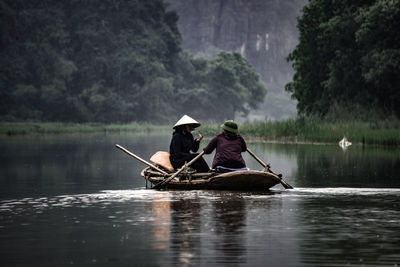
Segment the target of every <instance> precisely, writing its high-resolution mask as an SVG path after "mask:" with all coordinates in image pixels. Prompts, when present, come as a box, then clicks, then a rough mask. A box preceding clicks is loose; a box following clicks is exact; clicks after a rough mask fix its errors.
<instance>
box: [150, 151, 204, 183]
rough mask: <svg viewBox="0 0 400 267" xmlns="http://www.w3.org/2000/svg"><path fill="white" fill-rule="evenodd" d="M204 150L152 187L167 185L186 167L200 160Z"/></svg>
mask: <svg viewBox="0 0 400 267" xmlns="http://www.w3.org/2000/svg"><path fill="white" fill-rule="evenodd" d="M203 154H204V151H202V152H201V153H200V154H198V155H197V156H196V157H194V158H193V159H192V160H191V161H189V163H187V164H183V166H182V167H181V168H180V169H179V170H178V171H176V172H175V173H174V174H173V175H172V176H170V177H168V178H167V179H166V180H164V181H161V182H159V183H158V184H156V185H155V186H153V187H152V188H151V189H160V188H162V187H164V186H166V185H167V184H168V183H169V182H170V181H171V180H172V179H174V178H175V177H176V176H177V175H178V174H180V173H181V172H182V171H183V170H184V169H185V168H186V167H189V166H190V165H192V164H193V163H194V162H195V161H196V160H198V159H199V158H200V157H201V156H203Z"/></svg>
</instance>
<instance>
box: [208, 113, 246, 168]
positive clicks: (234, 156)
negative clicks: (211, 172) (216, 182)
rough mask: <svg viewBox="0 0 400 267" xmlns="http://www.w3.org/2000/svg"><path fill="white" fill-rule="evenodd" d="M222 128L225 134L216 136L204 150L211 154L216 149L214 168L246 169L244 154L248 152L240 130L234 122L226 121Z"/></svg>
mask: <svg viewBox="0 0 400 267" xmlns="http://www.w3.org/2000/svg"><path fill="white" fill-rule="evenodd" d="M221 128H222V129H223V132H222V133H220V134H218V135H217V136H215V137H214V138H213V139H211V141H210V142H209V143H208V145H207V146H206V147H205V148H204V153H205V154H211V153H212V152H213V151H214V149H216V152H215V156H214V160H213V163H212V168H213V169H215V168H216V167H217V166H221V167H225V168H232V169H239V168H245V167H246V163H245V162H244V159H243V157H242V152H245V151H246V150H247V146H246V142H245V141H244V139H243V137H241V136H240V135H239V129H238V125H237V124H236V122H234V121H233V120H228V121H225V122H224V123H223V124H222V125H221Z"/></svg>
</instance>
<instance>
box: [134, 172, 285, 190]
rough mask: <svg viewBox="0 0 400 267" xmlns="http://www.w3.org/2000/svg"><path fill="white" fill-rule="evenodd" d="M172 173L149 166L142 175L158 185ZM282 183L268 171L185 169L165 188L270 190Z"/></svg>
mask: <svg viewBox="0 0 400 267" xmlns="http://www.w3.org/2000/svg"><path fill="white" fill-rule="evenodd" d="M171 175H172V173H171V174H168V175H165V174H162V173H161V172H157V171H154V170H152V168H150V167H147V168H145V169H143V170H142V172H141V176H142V177H143V178H144V179H146V181H149V182H150V183H152V184H153V185H156V184H158V183H160V182H162V181H164V180H165V179H167V178H168V177H169V176H171ZM279 183H281V178H280V177H279V176H278V175H276V174H273V173H270V172H267V171H255V170H249V171H242V170H240V171H231V172H225V173H215V172H209V173H195V172H188V171H184V172H182V173H181V174H180V175H178V176H177V177H175V178H173V179H172V180H171V181H169V183H168V184H166V185H165V189H182V190H197V189H211V190H246V191H247V190H260V191H261V190H268V189H270V188H271V187H273V186H275V185H277V184H279Z"/></svg>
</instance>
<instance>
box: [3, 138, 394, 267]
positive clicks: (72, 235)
mask: <svg viewBox="0 0 400 267" xmlns="http://www.w3.org/2000/svg"><path fill="white" fill-rule="evenodd" d="M170 138H171V136H170V135H169V134H161V133H159V134H154V133H148V134H128V133H123V134H70V135H45V136H38V135H32V136H13V137H2V138H0V148H1V153H0V157H1V161H0V162H1V163H0V175H1V178H0V242H1V250H0V260H1V266H226V265H229V266H399V265H400V178H399V173H400V151H399V149H398V148H384V147H368V146H361V145H353V146H350V147H349V148H348V149H347V150H346V151H343V150H342V149H341V148H340V147H339V146H338V145H337V144H330V145H310V144H271V143H248V146H249V148H251V149H252V150H253V152H254V153H255V154H257V155H258V156H259V157H260V158H262V159H263V160H264V161H265V162H267V163H270V164H271V169H272V170H273V171H275V172H276V173H282V175H283V177H284V179H285V180H286V181H287V182H288V183H289V184H290V185H292V186H294V189H292V190H285V189H284V188H283V187H282V186H281V185H277V186H275V187H273V188H272V189H271V190H270V191H265V192H237V191H207V190H201V191H200V190H199V191H156V190H150V189H146V187H145V186H146V184H145V182H144V180H143V179H142V178H141V177H140V170H141V169H143V168H144V167H145V165H144V164H143V163H141V162H139V161H137V160H135V159H133V158H132V157H130V156H128V155H127V154H125V153H123V152H121V151H120V150H118V149H116V148H115V146H114V145H115V144H117V143H118V144H120V145H122V146H124V147H126V148H127V149H129V150H130V151H132V152H133V153H135V154H137V155H138V156H140V157H142V158H144V159H146V160H149V158H150V156H151V155H152V154H153V153H154V152H156V151H158V150H163V151H168V147H169V141H170ZM338 141H339V140H338ZM350 141H351V140H350ZM206 144H207V141H206V140H203V141H202V144H201V146H200V147H201V148H203V147H204V146H205V145H206ZM244 158H245V161H246V163H247V165H248V167H250V168H252V169H262V168H261V166H260V165H259V163H257V162H256V161H255V160H254V159H253V158H251V156H250V155H248V153H244ZM205 159H206V161H207V162H208V163H209V165H211V161H212V155H207V156H206V157H205Z"/></svg>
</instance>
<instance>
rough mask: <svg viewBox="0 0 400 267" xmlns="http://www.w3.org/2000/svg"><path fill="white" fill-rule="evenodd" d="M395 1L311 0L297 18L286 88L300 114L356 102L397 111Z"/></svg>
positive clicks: (389, 111) (397, 45)
mask: <svg viewBox="0 0 400 267" xmlns="http://www.w3.org/2000/svg"><path fill="white" fill-rule="evenodd" d="M398 26H399V2H398V1H392V0H377V1H372V2H371V1H368V0H363V1H334V0H330V1H323V0H312V1H310V2H309V4H308V5H307V6H305V7H304V9H303V15H302V17H301V18H300V19H299V21H298V28H299V30H300V42H299V44H298V45H297V47H296V48H295V50H294V51H293V52H292V53H291V54H290V55H289V56H288V60H289V61H292V62H293V67H294V69H295V75H294V77H293V81H292V82H291V83H289V84H287V85H286V90H287V91H289V92H290V93H291V94H292V97H293V98H296V99H297V100H298V112H299V113H300V114H318V115H322V116H325V115H327V114H328V113H329V112H330V111H331V110H332V107H333V106H336V107H337V106H339V107H342V108H343V109H346V110H351V109H352V107H354V106H355V105H358V106H363V107H365V109H368V108H371V107H372V108H375V109H376V110H383V111H384V113H386V114H390V113H394V114H396V115H397V116H399V115H400V113H399V110H398V109H397V108H396V107H398V106H399V105H398V104H399V100H400V99H399V93H398V90H396V89H394V88H398V85H399V78H398V75H395V73H396V72H397V73H398V71H399V69H398V68H399V66H400V65H399V64H398V63H399V52H400V50H399V48H400V47H399V38H400V37H399V35H400V33H399V31H398V30H397V29H398Z"/></svg>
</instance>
